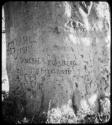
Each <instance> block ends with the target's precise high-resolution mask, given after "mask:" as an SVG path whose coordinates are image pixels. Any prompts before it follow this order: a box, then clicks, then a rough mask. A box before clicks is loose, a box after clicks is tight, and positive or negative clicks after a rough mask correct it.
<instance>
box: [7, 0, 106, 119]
mask: <svg viewBox="0 0 112 125" xmlns="http://www.w3.org/2000/svg"><path fill="white" fill-rule="evenodd" d="M90 5H91V8H92V4H90ZM92 9H93V11H92V12H90V10H89V12H88V13H87V15H86V14H85V13H84V12H83V10H82V9H81V8H80V7H79V5H78V6H77V7H76V8H75V12H76V11H79V12H78V13H77V12H76V14H75V16H76V18H78V20H79V21H80V20H81V21H82V23H85V27H86V28H87V30H89V27H90V25H93V24H95V23H96V22H95V21H96V20H93V19H96V18H95V17H92V16H91V15H89V14H91V13H93V15H94V14H95V11H94V8H92ZM72 12H73V11H72V9H71V5H70V3H68V2H8V3H6V4H5V18H6V45H7V62H6V63H7V73H8V78H9V86H10V89H9V91H10V95H14V96H16V97H18V98H22V99H23V100H24V101H25V106H24V107H25V109H24V111H25V115H27V116H31V117H33V116H34V115H35V114H39V113H40V112H41V113H42V112H43V111H47V110H48V106H49V102H51V105H50V106H51V107H60V106H62V105H63V104H66V103H67V102H68V101H69V99H71V98H72V97H71V96H72V95H73V93H75V96H74V97H77V99H76V100H75V101H74V103H76V105H77V106H80V100H81V98H82V97H84V96H85V95H86V94H88V95H89V94H92V93H95V92H96V91H97V90H98V88H97V87H98V84H100V83H99V81H97V80H100V78H99V74H100V70H99V69H100V68H101V67H100V62H99V61H98V57H99V55H98V54H96V53H97V52H99V53H100V52H101V51H102V50H101V51H100V50H99V49H98V47H97V45H96V44H99V43H101V42H100V41H104V42H105V39H103V38H104V37H105V35H104V34H105V32H103V31H102V30H101V31H99V29H98V30H97V31H95V33H94V31H91V32H88V31H84V29H83V30H82V29H81V31H78V32H76V31H75V30H76V29H77V28H75V30H74V29H73V25H72V23H71V14H72ZM77 14H78V15H77ZM96 17H97V16H96ZM89 21H91V22H89ZM92 21H93V22H92ZM102 24H103V23H102ZM96 26H97V25H96ZM80 28H81V26H80V27H79V29H78V30H80ZM96 29H97V28H96ZM93 30H94V29H93ZM98 32H99V34H100V35H99V36H97V33H98ZM102 43H103V42H102ZM98 50H99V51H98ZM95 54H96V55H95ZM98 78H99V79H98ZM96 81H97V82H96ZM74 91H75V92H74ZM78 97H79V98H78ZM20 104H21V101H20V100H19V101H18V105H20Z"/></svg>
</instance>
